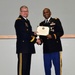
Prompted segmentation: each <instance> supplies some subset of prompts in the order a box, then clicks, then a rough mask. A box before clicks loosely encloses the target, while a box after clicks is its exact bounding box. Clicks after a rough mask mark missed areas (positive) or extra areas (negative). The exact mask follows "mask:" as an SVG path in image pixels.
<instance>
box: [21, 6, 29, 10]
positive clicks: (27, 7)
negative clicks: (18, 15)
mask: <svg viewBox="0 0 75 75" xmlns="http://www.w3.org/2000/svg"><path fill="white" fill-rule="evenodd" d="M22 8H27V9H28V7H27V6H25V5H23V6H21V7H20V11H21V9H22Z"/></svg>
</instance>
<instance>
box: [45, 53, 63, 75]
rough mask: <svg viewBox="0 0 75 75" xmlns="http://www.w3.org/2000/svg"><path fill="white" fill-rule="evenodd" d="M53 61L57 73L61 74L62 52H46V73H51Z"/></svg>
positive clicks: (57, 74)
mask: <svg viewBox="0 0 75 75" xmlns="http://www.w3.org/2000/svg"><path fill="white" fill-rule="evenodd" d="M52 62H53V65H54V69H55V75H61V66H62V64H61V61H60V52H54V53H45V54H44V68H45V75H51V67H52Z"/></svg>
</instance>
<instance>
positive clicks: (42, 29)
mask: <svg viewBox="0 0 75 75" xmlns="http://www.w3.org/2000/svg"><path fill="white" fill-rule="evenodd" d="M48 34H49V27H47V26H38V27H37V35H43V36H47V35H48Z"/></svg>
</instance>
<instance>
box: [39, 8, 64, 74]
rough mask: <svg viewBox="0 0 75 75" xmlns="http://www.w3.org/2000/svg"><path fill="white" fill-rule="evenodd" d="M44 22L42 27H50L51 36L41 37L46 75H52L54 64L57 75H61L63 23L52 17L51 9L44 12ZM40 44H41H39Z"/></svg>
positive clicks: (41, 24)
mask: <svg viewBox="0 0 75 75" xmlns="http://www.w3.org/2000/svg"><path fill="white" fill-rule="evenodd" d="M43 16H44V18H45V20H44V21H42V22H41V23H40V26H47V27H49V35H47V36H40V39H41V41H42V43H43V53H44V54H43V57H44V68H45V75H51V67H52V62H53V65H54V68H55V75H61V74H62V73H61V71H62V70H61V69H62V59H61V52H62V46H61V40H60V37H61V36H62V35H63V34H64V31H63V28H62V25H61V22H60V20H59V19H58V18H52V17H51V11H50V9H49V8H45V9H44V10H43ZM38 44H40V42H38Z"/></svg>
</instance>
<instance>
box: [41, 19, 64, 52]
mask: <svg viewBox="0 0 75 75" xmlns="http://www.w3.org/2000/svg"><path fill="white" fill-rule="evenodd" d="M40 26H47V27H49V34H50V35H51V36H52V38H51V39H50V38H47V36H40V38H41V40H42V42H43V52H44V53H52V52H59V51H62V46H61V40H60V37H61V36H62V35H63V34H64V31H63V28H62V25H61V22H60V20H59V19H58V18H51V19H50V20H49V22H48V23H45V21H43V22H41V23H40Z"/></svg>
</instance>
